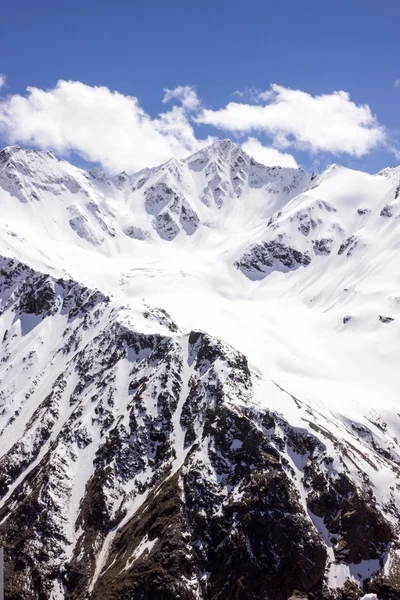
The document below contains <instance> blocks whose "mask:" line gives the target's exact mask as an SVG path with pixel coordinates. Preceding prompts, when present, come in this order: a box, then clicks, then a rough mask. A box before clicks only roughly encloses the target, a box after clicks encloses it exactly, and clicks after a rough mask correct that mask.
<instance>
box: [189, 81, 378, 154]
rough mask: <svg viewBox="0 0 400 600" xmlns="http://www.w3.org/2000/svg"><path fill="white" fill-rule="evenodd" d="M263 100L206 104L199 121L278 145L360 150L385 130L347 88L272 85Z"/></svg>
mask: <svg viewBox="0 0 400 600" xmlns="http://www.w3.org/2000/svg"><path fill="white" fill-rule="evenodd" d="M259 100H261V101H263V102H264V104H259V103H256V104H245V103H238V102H230V103H229V104H228V105H227V106H226V107H224V108H221V109H219V110H210V109H205V110H203V111H201V112H200V114H199V115H198V117H197V122H198V123H203V124H208V125H212V126H213V127H216V128H218V129H223V130H224V131H232V132H237V133H241V134H243V133H251V132H263V133H266V134H268V135H270V136H271V137H272V138H273V145H274V146H275V147H277V148H288V147H295V148H299V149H302V150H306V151H311V152H331V153H334V154H349V155H352V156H357V157H360V156H363V155H364V154H366V153H368V152H369V151H370V150H372V149H373V148H375V147H377V146H378V145H379V144H382V143H383V142H384V141H385V130H384V128H383V127H382V126H381V125H380V124H379V123H378V121H377V119H376V117H375V116H374V115H373V114H372V112H371V109H370V108H369V106H367V105H357V104H355V103H354V102H353V101H352V100H351V99H350V95H349V94H348V93H347V92H343V91H339V92H333V93H331V94H322V95H320V96H312V95H311V94H308V93H306V92H303V91H301V90H292V89H289V88H285V87H283V86H279V85H276V84H274V85H272V86H271V88H270V90H267V91H266V92H261V93H260V94H259Z"/></svg>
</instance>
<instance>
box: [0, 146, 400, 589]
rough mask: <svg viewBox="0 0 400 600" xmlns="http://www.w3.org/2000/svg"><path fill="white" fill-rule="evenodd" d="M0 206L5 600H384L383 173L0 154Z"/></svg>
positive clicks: (386, 313) (394, 437)
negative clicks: (128, 166) (83, 164)
mask: <svg viewBox="0 0 400 600" xmlns="http://www.w3.org/2000/svg"><path fill="white" fill-rule="evenodd" d="M0 207H1V210H0V340H2V352H1V356H0V466H1V469H0V495H1V500H0V545H3V546H4V547H5V557H6V597H7V598H8V599H9V600H22V599H24V600H34V599H35V600H36V599H40V600H62V599H63V600H64V599H65V600H66V599H71V600H72V599H75V600H83V599H86V600H87V599H90V600H100V599H101V600H116V599H128V598H129V599H134V600H169V599H171V600H172V599H174V600H175V599H177V598H180V599H181V600H200V599H203V600H231V599H232V600H233V599H235V600H248V599H254V600H267V599H268V600H288V598H289V597H296V598H308V599H309V600H311V599H313V600H358V599H360V598H362V597H363V595H364V594H368V593H371V594H376V595H377V598H379V599H382V600H395V599H396V600H398V599H399V598H400V528H399V518H400V512H399V511H400V480H399V476H400V416H399V413H400V411H399V391H398V390H399V387H400V371H399V368H398V365H399V364H400V345H399V343H398V341H399V333H400V262H399V258H398V256H399V250H400V225H399V224H400V221H399V220H398V219H399V217H400V169H399V168H397V169H396V168H395V169H385V170H384V171H382V172H381V173H379V174H377V175H368V174H366V173H361V172H356V171H351V170H349V169H345V168H343V167H340V166H337V165H334V166H332V167H330V168H329V169H328V170H327V171H325V172H324V173H322V174H321V175H315V174H307V173H305V172H303V171H302V170H300V169H287V168H279V167H275V168H271V167H265V166H263V165H261V164H259V163H257V162H256V161H254V160H253V159H252V158H250V157H249V156H247V155H246V154H245V153H244V152H243V151H242V150H241V149H240V148H239V147H238V146H236V145H235V144H233V143H232V142H230V141H229V140H224V141H222V142H217V143H215V144H213V145H212V146H210V147H208V148H206V149H204V150H202V151H201V152H198V153H196V154H195V155H193V156H191V157H189V158H187V159H185V160H183V161H181V160H176V159H173V160H171V161H169V162H167V163H165V164H163V165H160V166H159V167H157V168H153V169H145V170H143V171H141V172H139V173H135V174H133V175H128V174H126V173H121V174H120V175H118V176H109V175H107V174H106V173H104V172H103V171H101V170H99V169H94V170H91V171H84V170H82V169H79V168H77V167H75V166H73V165H71V164H69V163H68V162H66V161H64V160H58V159H57V158H56V157H55V156H54V155H53V154H52V153H49V152H37V151H33V150H23V149H21V148H19V147H11V148H6V149H5V150H3V151H2V152H0ZM372 597H373V596H372Z"/></svg>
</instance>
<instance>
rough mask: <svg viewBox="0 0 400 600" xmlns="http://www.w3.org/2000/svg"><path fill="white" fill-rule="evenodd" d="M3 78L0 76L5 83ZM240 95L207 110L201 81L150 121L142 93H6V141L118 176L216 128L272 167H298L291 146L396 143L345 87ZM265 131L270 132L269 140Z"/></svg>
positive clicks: (75, 88) (355, 150) (183, 149)
mask: <svg viewBox="0 0 400 600" xmlns="http://www.w3.org/2000/svg"><path fill="white" fill-rule="evenodd" d="M4 83H5V77H4V76H3V75H0V88H1V86H2V85H3V86H4ZM237 95H239V97H240V98H241V99H242V100H243V101H242V102H230V103H229V104H227V105H226V106H225V107H223V108H221V109H219V110H213V109H211V108H203V107H202V104H201V102H200V100H199V98H198V95H197V93H196V90H195V88H194V87H193V86H189V85H185V86H178V87H176V88H174V89H165V90H164V97H163V99H162V103H163V104H165V105H166V104H168V103H169V102H170V101H175V103H174V104H173V105H172V107H170V108H168V109H167V107H166V108H165V110H164V112H161V113H160V114H159V115H157V116H156V117H152V116H150V115H149V114H148V113H146V112H145V110H144V109H143V108H142V107H141V106H140V104H139V100H138V98H136V97H135V96H126V95H123V94H120V93H119V92H117V91H112V90H110V89H109V88H107V87H105V86H89V85H86V84H84V83H81V82H79V81H63V80H61V81H59V82H58V83H57V84H56V85H55V87H54V88H51V89H47V90H43V89H39V88H37V87H28V88H27V90H26V93H25V94H24V95H21V94H14V95H9V96H4V97H3V98H1V97H0V134H1V136H2V137H3V139H4V140H6V141H7V143H12V144H14V143H21V144H24V145H28V146H29V145H30V146H35V147H38V148H40V149H45V150H53V151H55V152H56V153H58V154H59V155H63V156H66V155H68V154H69V153H70V152H75V153H77V154H79V155H80V156H81V157H82V158H84V159H85V160H87V161H90V162H94V163H100V164H101V165H102V166H103V167H104V168H105V169H107V170H108V171H111V172H119V171H122V170H125V171H127V172H133V171H137V170H139V169H141V168H144V167H152V166H155V165H157V164H160V163H162V162H164V161H166V160H168V159H170V158H171V157H173V156H176V157H178V158H183V157H185V156H188V155H189V154H191V153H193V152H196V151H197V150H199V149H201V148H203V147H204V146H206V145H207V144H209V143H211V142H212V141H215V140H216V139H218V138H217V136H216V135H215V131H216V130H221V131H222V132H223V133H222V135H221V137H226V134H227V132H234V133H235V135H238V142H239V143H241V144H242V146H243V148H244V150H245V151H246V152H247V153H248V154H250V155H252V156H254V158H256V159H257V160H258V161H260V162H263V163H265V164H267V165H271V166H272V165H279V166H290V167H295V166H297V162H296V159H295V158H294V157H293V156H292V154H289V153H288V151H287V150H288V148H294V149H296V150H305V151H306V152H310V153H315V152H327V153H331V154H336V155H343V154H347V155H351V156H355V157H360V156H363V155H365V154H367V153H368V152H370V151H371V150H373V149H374V148H377V147H379V146H385V144H386V147H388V144H387V140H386V131H385V129H384V127H383V126H382V125H380V124H379V122H378V120H377V118H376V117H375V116H374V115H373V114H372V112H371V109H370V108H369V106H367V105H357V104H355V103H354V102H353V101H352V100H351V98H350V96H349V94H348V93H346V92H343V91H339V92H333V93H331V94H323V95H319V96H312V95H310V94H308V93H306V92H303V91H301V90H292V89H289V88H285V87H283V86H279V85H272V86H271V88H270V89H268V90H266V91H260V90H256V89H253V88H252V89H251V90H250V92H248V93H246V94H243V95H242V96H241V95H240V94H237ZM245 97H246V98H247V101H246V102H245V101H244V98H245ZM204 126H206V127H204ZM204 131H206V133H205V134H204V133H203V132H204ZM199 132H200V134H199ZM258 133H262V134H263V137H266V138H268V142H267V144H266V145H263V144H262V143H261V141H260V140H259V139H257V137H256V136H257V134H258ZM201 134H202V135H201Z"/></svg>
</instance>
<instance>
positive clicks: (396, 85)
mask: <svg viewBox="0 0 400 600" xmlns="http://www.w3.org/2000/svg"><path fill="white" fill-rule="evenodd" d="M394 87H396V88H397V87H400V79H396V81H395V82H394Z"/></svg>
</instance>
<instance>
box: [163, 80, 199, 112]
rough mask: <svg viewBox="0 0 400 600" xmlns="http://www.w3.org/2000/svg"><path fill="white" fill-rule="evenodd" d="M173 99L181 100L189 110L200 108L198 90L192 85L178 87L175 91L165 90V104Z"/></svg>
mask: <svg viewBox="0 0 400 600" xmlns="http://www.w3.org/2000/svg"><path fill="white" fill-rule="evenodd" d="M173 99H176V100H179V101H180V102H181V104H182V106H183V107H184V108H186V109H187V110H197V109H198V108H199V106H200V100H199V99H198V97H197V93H196V90H195V89H194V88H193V87H192V86H190V85H178V87H176V88H174V89H173V90H169V89H168V88H165V89H164V98H163V103H164V104H166V103H167V102H169V101H170V100H173Z"/></svg>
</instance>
